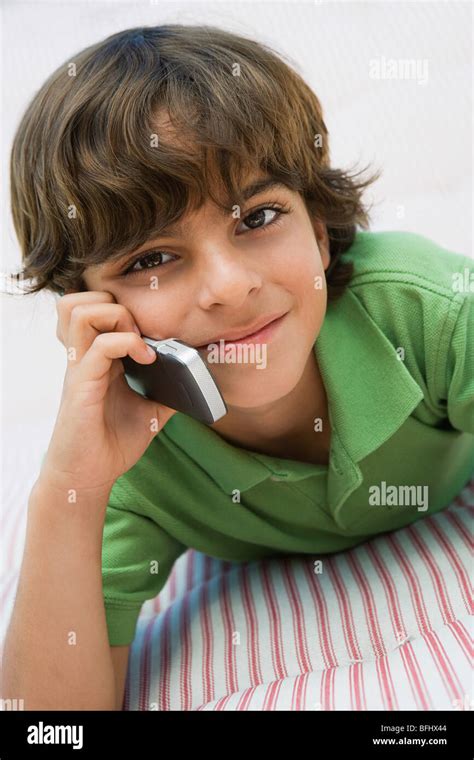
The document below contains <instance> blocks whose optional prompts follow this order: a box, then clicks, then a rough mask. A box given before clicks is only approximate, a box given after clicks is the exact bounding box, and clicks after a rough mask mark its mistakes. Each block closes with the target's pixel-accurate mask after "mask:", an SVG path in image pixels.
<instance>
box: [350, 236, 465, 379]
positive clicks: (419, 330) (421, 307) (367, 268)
mask: <svg viewBox="0 0 474 760" xmlns="http://www.w3.org/2000/svg"><path fill="white" fill-rule="evenodd" d="M343 258H344V259H350V260H351V261H352V262H353V266H354V270H353V277H352V280H351V282H350V283H349V286H348V290H349V291H350V292H351V293H352V295H353V296H355V297H356V298H357V300H358V302H359V303H360V305H361V306H362V307H363V308H364V310H365V312H366V313H367V315H368V316H369V317H370V318H371V319H372V320H373V322H375V323H376V325H377V327H378V328H379V329H380V330H381V331H382V332H383V333H384V335H385V336H386V337H387V338H388V340H389V341H390V342H391V343H392V345H393V346H394V347H396V348H397V349H398V348H402V349H403V350H404V353H405V354H406V357H407V358H406V366H407V368H409V369H410V371H411V372H412V374H413V375H414V376H416V377H417V379H419V380H421V379H422V378H423V377H424V378H425V379H426V380H428V382H429V381H430V379H431V380H432V381H433V382H434V384H435V386H436V388H437V389H438V390H439V391H440V392H441V386H442V384H443V383H442V378H445V377H446V374H447V362H448V361H449V354H450V351H451V346H452V343H453V340H454V341H455V342H456V346H457V350H458V352H459V353H460V354H462V353H463V351H467V348H468V345H469V341H472V330H473V315H474V261H473V260H472V259H470V258H468V257H467V256H464V255H462V254H459V253H457V252H455V251H451V250H449V249H447V248H445V247H443V246H442V245H440V244H438V243H436V242H434V241H433V240H430V239H429V238H426V237H424V236H423V235H418V234H416V233H412V232H393V231H389V232H358V233H357V235H356V239H355V241H354V244H353V245H352V246H351V248H350V249H349V250H348V251H347V252H346V253H345V254H343Z"/></svg>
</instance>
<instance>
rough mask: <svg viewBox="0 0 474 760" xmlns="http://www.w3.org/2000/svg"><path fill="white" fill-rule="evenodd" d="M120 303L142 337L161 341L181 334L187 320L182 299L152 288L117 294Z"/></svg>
mask: <svg viewBox="0 0 474 760" xmlns="http://www.w3.org/2000/svg"><path fill="white" fill-rule="evenodd" d="M115 298H116V299H117V301H118V303H121V304H122V305H123V306H125V308H127V309H128V310H129V311H130V312H131V314H132V315H133V318H134V319H135V322H136V323H137V324H138V326H139V328H140V331H141V333H142V335H146V336H147V337H148V338H155V339H157V340H158V339H161V338H166V337H169V336H170V335H172V334H173V335H174V334H175V333H176V334H179V331H180V330H182V326H183V324H184V323H185V320H186V308H185V306H184V304H183V301H182V300H181V299H177V298H171V297H170V296H169V295H165V294H164V293H160V292H159V290H153V289H151V288H137V289H136V291H135V292H133V291H132V292H130V291H129V290H127V293H124V294H123V295H122V294H120V293H117V294H115Z"/></svg>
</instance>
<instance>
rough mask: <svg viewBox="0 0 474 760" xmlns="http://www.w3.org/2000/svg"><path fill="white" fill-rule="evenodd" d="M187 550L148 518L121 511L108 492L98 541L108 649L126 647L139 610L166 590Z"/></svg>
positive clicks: (116, 500) (133, 631)
mask: <svg viewBox="0 0 474 760" xmlns="http://www.w3.org/2000/svg"><path fill="white" fill-rule="evenodd" d="M186 550H187V547H186V546H185V545H184V544H182V543H181V542H179V541H177V540H176V539H174V538H173V537H172V536H170V535H169V534H168V533H167V532H166V531H165V530H163V528H161V527H160V525H158V524H157V523H156V522H155V521H154V520H152V519H150V518H149V517H147V516H145V515H142V514H139V513H137V512H135V511H132V510H130V509H129V508H127V507H125V506H122V505H121V504H120V502H119V500H118V498H117V496H116V495H115V493H114V489H112V492H111V495H110V500H109V504H108V505H107V510H106V517H105V522H104V531H103V540H102V590H103V596H104V605H105V616H106V622H107V630H108V636H109V643H110V645H111V646H120V645H126V644H130V643H131V642H132V641H133V639H134V637H135V628H136V624H137V619H138V616H139V613H140V609H141V607H142V605H143V603H144V602H145V601H147V600H148V599H154V598H155V596H157V595H158V594H159V593H160V591H161V590H162V588H163V586H164V585H165V583H166V581H167V579H168V577H169V574H170V572H171V570H172V567H173V564H174V562H175V560H176V559H177V558H178V557H179V556H180V555H181V554H183V552H185V551H186Z"/></svg>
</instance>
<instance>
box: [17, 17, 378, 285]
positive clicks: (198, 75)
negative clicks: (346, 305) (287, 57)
mask: <svg viewBox="0 0 474 760" xmlns="http://www.w3.org/2000/svg"><path fill="white" fill-rule="evenodd" d="M162 111H164V113H165V114H166V117H167V119H168V125H171V127H172V130H173V135H174V136H175V137H176V136H178V137H179V140H178V143H179V144H178V145H177V144H176V141H175V143H174V145H173V144H171V141H170V140H168V141H167V137H168V131H167V130H166V129H165V130H163V131H162V130H161V128H160V127H159V125H158V129H157V117H158V116H159V114H160V113H161V112H162ZM258 168H259V169H261V170H263V171H264V172H265V174H266V175H269V176H271V177H274V178H275V179H277V180H278V181H282V182H284V183H285V184H286V185H287V186H288V187H289V188H290V189H293V190H296V191H298V192H299V193H301V195H302V197H303V200H304V202H305V204H306V207H307V209H308V212H309V213H310V214H316V215H317V217H318V218H319V219H321V220H323V221H324V222H325V224H326V226H327V230H328V235H329V243H330V254H331V263H330V266H329V269H328V272H327V275H326V276H327V281H328V298H329V299H331V298H337V297H338V296H339V295H341V293H342V292H343V291H344V289H345V287H346V285H347V283H348V282H349V280H350V278H351V276H352V265H351V264H350V263H349V262H343V261H342V260H339V256H340V254H341V253H343V252H344V251H346V250H347V249H348V248H349V247H350V246H351V244H352V242H353V240H354V237H355V233H356V227H357V225H359V226H360V227H362V228H364V229H367V227H368V220H369V215H368V212H367V210H366V209H365V208H364V206H363V205H362V201H361V195H362V192H363V191H364V189H365V188H366V187H367V186H368V185H369V184H370V183H371V182H373V181H374V179H377V177H378V174H376V175H375V176H374V177H372V178H369V179H368V180H365V181H363V180H360V181H357V177H358V176H359V174H360V173H361V172H358V173H357V174H354V175H352V176H351V174H350V173H349V172H344V171H342V170H339V169H334V168H331V167H330V165H329V145H328V130H327V127H326V124H325V123H324V120H323V115H322V109H321V105H320V103H319V100H318V98H317V97H316V95H315V94H314V93H313V92H312V90H311V89H310V88H309V87H308V85H306V83H305V82H304V81H303V79H302V78H301V77H300V76H299V74H297V73H296V72H295V71H294V70H293V69H292V68H291V67H290V66H289V65H288V64H287V63H285V62H284V61H283V60H282V59H281V57H279V56H278V55H277V54H276V53H275V52H274V51H273V50H272V49H271V48H269V47H268V46H266V45H263V44H262V43H257V42H255V41H253V40H250V39H246V38H244V37H241V36H237V35H235V34H232V33H230V32H227V31H224V30H221V29H218V28H215V27H211V26H188V25H181V24H167V25H164V26H148V27H139V28H134V29H127V30H125V31H121V32H118V33H117V34H113V35H111V36H109V37H107V38H106V39H105V40H102V41H101V42H98V43H96V44H94V45H91V46H89V47H87V48H85V49H84V50H82V51H81V52H79V53H78V54H77V55H73V56H72V57H71V59H70V62H69V63H67V64H64V65H63V66H60V67H59V68H58V69H57V70H56V71H55V72H54V73H53V74H52V75H51V76H50V77H49V78H48V79H47V80H46V82H45V83H44V84H43V85H42V87H41V88H40V90H39V91H38V92H37V93H36V94H35V96H34V97H33V99H32V100H31V102H30V104H29V105H28V107H27V109H26V111H25V113H24V115H23V117H22V119H21V121H20V124H19V126H18V129H17V132H16V135H15V138H14V141H13V146H12V152H11V161H10V183H11V202H12V215H13V222H14V226H15V230H16V234H17V236H18V239H19V242H20V247H21V252H22V263H23V267H22V269H21V271H20V273H18V274H16V275H14V277H17V278H21V279H28V280H30V279H34V280H35V281H36V284H32V285H31V287H30V289H29V290H28V291H27V292H29V293H35V292H38V291H40V290H41V289H43V288H46V289H48V290H51V291H53V292H56V293H62V292H63V290H64V289H67V288H74V289H85V286H84V284H83V281H82V279H81V274H82V272H83V271H84V269H85V268H86V267H88V266H93V265H95V264H100V263H102V262H104V261H105V260H107V259H111V258H116V257H118V256H123V255H124V253H126V252H129V251H133V250H135V249H136V248H138V247H140V246H142V245H143V244H144V243H145V242H146V241H147V240H149V239H150V238H152V237H156V235H157V233H158V232H159V230H160V228H161V227H162V226H164V225H167V224H171V223H174V222H176V221H177V220H178V219H179V217H180V216H181V215H182V214H183V213H184V212H185V211H186V210H188V209H194V208H199V207H200V205H201V204H202V203H203V202H205V200H206V197H207V196H209V197H211V198H212V200H213V201H214V202H215V203H216V204H217V205H218V206H219V207H221V208H224V209H231V208H232V206H233V205H235V204H238V205H241V204H240V200H241V196H240V189H239V188H240V180H241V177H242V176H243V173H247V172H248V171H252V170H255V169H258ZM216 180H217V181H218V183H219V184H221V183H222V185H221V190H222V186H223V187H224V189H225V191H226V192H227V196H225V201H231V202H230V203H229V204H227V203H225V204H224V203H223V202H222V195H221V196H220V197H218V195H217V192H216V193H214V188H217V183H216Z"/></svg>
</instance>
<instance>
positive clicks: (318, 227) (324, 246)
mask: <svg viewBox="0 0 474 760" xmlns="http://www.w3.org/2000/svg"><path fill="white" fill-rule="evenodd" d="M313 229H314V234H315V236H316V240H317V241H318V248H319V253H320V254H321V261H322V262H323V268H324V271H326V269H327V268H328V266H329V264H330V262H331V255H330V253H329V236H328V231H327V227H326V225H325V224H324V222H322V221H321V220H320V219H315V220H313Z"/></svg>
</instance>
